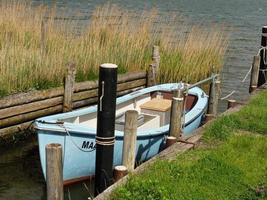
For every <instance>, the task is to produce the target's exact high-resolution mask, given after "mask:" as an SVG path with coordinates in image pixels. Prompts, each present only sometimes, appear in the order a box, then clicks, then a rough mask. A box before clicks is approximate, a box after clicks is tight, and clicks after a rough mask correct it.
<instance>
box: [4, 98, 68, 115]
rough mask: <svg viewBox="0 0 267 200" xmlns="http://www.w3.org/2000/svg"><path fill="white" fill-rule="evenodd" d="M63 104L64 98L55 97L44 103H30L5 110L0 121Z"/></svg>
mask: <svg viewBox="0 0 267 200" xmlns="http://www.w3.org/2000/svg"><path fill="white" fill-rule="evenodd" d="M62 102H63V97H62V96H61V97H55V98H52V99H47V100H42V101H36V102H33V103H28V104H24V105H19V106H14V107H9V108H4V109H1V110H0V119H4V118H8V117H12V116H16V115H20V114H23V113H29V112H32V111H36V110H41V109H44V108H49V107H53V106H56V105H60V104H62Z"/></svg>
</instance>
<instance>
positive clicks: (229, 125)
mask: <svg viewBox="0 0 267 200" xmlns="http://www.w3.org/2000/svg"><path fill="white" fill-rule="evenodd" d="M266 106H267V92H263V93H261V94H260V95H258V96H256V97H254V98H253V99H252V101H251V102H250V103H249V105H247V106H245V107H244V108H243V109H241V110H240V111H239V112H238V113H235V114H231V115H229V116H224V117H221V118H219V119H218V120H216V121H215V122H214V123H212V124H211V125H210V126H209V127H207V128H206V130H205V134H204V139H203V145H200V146H199V147H198V148H197V149H196V150H193V151H189V152H187V153H185V154H183V155H179V156H177V158H176V159H175V160H174V161H157V162H156V163H155V164H154V165H152V166H151V167H150V168H149V169H147V170H146V171H145V172H144V173H142V174H141V175H139V176H132V177H131V178H130V180H129V181H128V182H127V184H126V185H125V186H123V187H120V188H118V189H117V190H115V192H113V194H112V196H111V198H110V199H129V200H130V199H137V200H138V199H151V200H152V199H181V200H183V199H185V200H186V199H188V200H189V199H203V200H204V199H205V200H206V199H216V200H217V199H221V200H226V199H229V200H230V199H233V200H235V199H239V200H251V199H252V200H253V199H255V200H256V199H258V200H259V199H267V136H266V133H267V107H266ZM260 187H264V188H265V192H262V193H260V192H258V189H259V188H260Z"/></svg>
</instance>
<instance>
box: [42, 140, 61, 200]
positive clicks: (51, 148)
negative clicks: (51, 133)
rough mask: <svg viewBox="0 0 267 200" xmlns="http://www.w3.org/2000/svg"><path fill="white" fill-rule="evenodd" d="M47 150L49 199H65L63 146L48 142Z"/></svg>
mask: <svg viewBox="0 0 267 200" xmlns="http://www.w3.org/2000/svg"><path fill="white" fill-rule="evenodd" d="M45 150H46V186H47V200H63V198H64V193H63V169H62V147H61V145H60V144H48V145H46V148H45Z"/></svg>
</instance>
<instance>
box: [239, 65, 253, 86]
mask: <svg viewBox="0 0 267 200" xmlns="http://www.w3.org/2000/svg"><path fill="white" fill-rule="evenodd" d="M251 70H252V65H251V66H250V68H249V70H248V73H247V74H246V76H245V77H244V78H243V80H242V81H241V83H244V82H245V80H246V79H247V77H248V75H249V73H250V72H251Z"/></svg>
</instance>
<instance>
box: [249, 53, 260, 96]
mask: <svg viewBox="0 0 267 200" xmlns="http://www.w3.org/2000/svg"><path fill="white" fill-rule="evenodd" d="M260 59H261V58H260V56H254V57H253V63H252V69H251V77H250V87H249V92H253V91H254V90H255V89H256V88H257V86H258V79H259V70H260Z"/></svg>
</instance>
